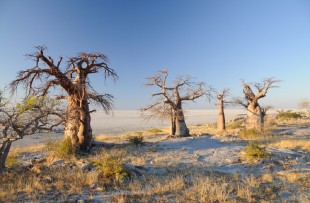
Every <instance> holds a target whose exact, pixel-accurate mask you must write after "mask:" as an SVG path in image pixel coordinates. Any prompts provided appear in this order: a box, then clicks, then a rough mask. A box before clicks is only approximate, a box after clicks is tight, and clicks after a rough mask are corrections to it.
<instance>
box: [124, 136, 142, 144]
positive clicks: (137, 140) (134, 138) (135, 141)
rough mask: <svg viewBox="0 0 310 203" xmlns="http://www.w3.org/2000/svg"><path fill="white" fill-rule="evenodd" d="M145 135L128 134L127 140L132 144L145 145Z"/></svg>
mask: <svg viewBox="0 0 310 203" xmlns="http://www.w3.org/2000/svg"><path fill="white" fill-rule="evenodd" d="M143 139H144V138H143V136H142V135H138V136H135V135H128V136H127V140H128V142H129V143H131V144H134V145H136V146H138V145H143V144H144V142H143Z"/></svg>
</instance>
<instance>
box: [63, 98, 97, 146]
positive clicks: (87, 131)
mask: <svg viewBox="0 0 310 203" xmlns="http://www.w3.org/2000/svg"><path fill="white" fill-rule="evenodd" d="M67 101H68V107H67V120H66V123H65V132H64V134H65V139H69V140H70V141H71V143H72V144H73V145H78V146H79V147H80V149H81V150H89V148H90V146H91V140H92V129H91V125H90V113H89V106H88V102H87V100H86V99H83V100H81V101H79V100H78V96H77V95H71V96H68V100H67Z"/></svg>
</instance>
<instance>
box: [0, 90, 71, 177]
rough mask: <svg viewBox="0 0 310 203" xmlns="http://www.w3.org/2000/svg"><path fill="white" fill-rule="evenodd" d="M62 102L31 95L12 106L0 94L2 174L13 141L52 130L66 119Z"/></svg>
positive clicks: (0, 169)
mask: <svg viewBox="0 0 310 203" xmlns="http://www.w3.org/2000/svg"><path fill="white" fill-rule="evenodd" d="M64 119H65V117H64V110H63V109H62V108H60V103H59V102H57V101H55V100H51V99H48V98H42V97H41V98H39V97H30V98H27V99H26V100H24V102H23V103H21V104H18V105H17V106H16V107H10V106H9V103H8V102H5V101H4V99H3V97H2V95H1V94H0V130H1V131H0V174H2V173H3V172H4V170H5V162H6V159H7V156H8V154H9V151H10V148H11V145H12V142H14V141H16V140H19V139H23V137H24V136H25V135H31V134H34V133H36V132H42V131H44V132H46V131H51V130H53V128H55V127H57V126H59V125H61V124H62V123H63V121H64Z"/></svg>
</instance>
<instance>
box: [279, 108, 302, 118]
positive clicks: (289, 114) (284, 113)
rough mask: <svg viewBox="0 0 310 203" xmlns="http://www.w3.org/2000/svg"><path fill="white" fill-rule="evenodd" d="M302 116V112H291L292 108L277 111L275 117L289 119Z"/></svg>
mask: <svg viewBox="0 0 310 203" xmlns="http://www.w3.org/2000/svg"><path fill="white" fill-rule="evenodd" d="M298 118H302V114H301V113H298V112H293V111H292V110H288V111H283V110H282V111H278V115H277V119H278V120H290V119H298Z"/></svg>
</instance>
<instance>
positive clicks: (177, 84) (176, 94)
mask: <svg viewBox="0 0 310 203" xmlns="http://www.w3.org/2000/svg"><path fill="white" fill-rule="evenodd" d="M167 77H168V71H167V70H162V71H158V72H157V74H155V75H154V76H153V77H151V78H149V79H148V83H147V84H146V86H155V87H158V88H160V90H161V92H157V93H154V94H152V97H153V98H155V102H154V103H153V104H151V105H149V106H147V107H146V108H144V109H142V111H143V112H145V111H148V112H151V114H150V115H149V116H157V117H160V118H162V119H165V118H170V121H171V130H170V135H171V136H177V137H185V136H189V129H188V128H187V126H186V123H185V117H184V112H183V108H182V102H183V101H194V100H195V99H197V98H199V97H201V96H203V95H206V93H207V91H206V89H205V83H203V82H199V83H195V82H192V77H191V76H186V77H182V76H179V77H178V78H177V79H176V80H175V81H173V82H172V86H171V87H168V86H167Z"/></svg>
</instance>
